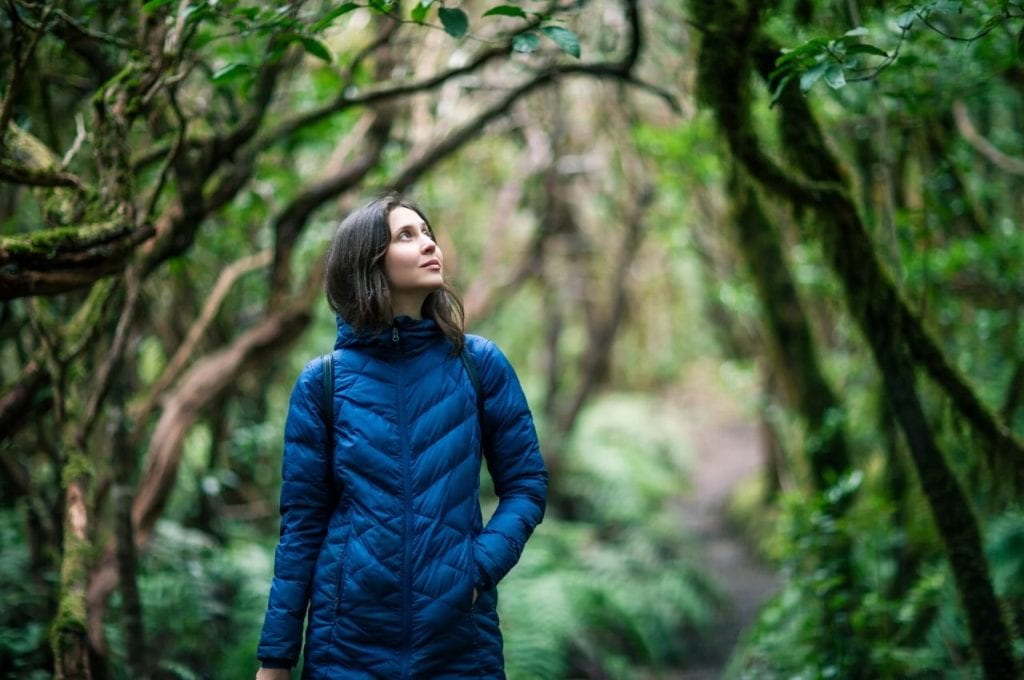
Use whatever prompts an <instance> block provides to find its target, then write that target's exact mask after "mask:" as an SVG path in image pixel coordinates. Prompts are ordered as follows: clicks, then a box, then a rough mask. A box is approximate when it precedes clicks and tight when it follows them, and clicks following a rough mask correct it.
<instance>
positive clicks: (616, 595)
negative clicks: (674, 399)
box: [499, 395, 716, 680]
mask: <svg viewBox="0 0 1024 680" xmlns="http://www.w3.org/2000/svg"><path fill="white" fill-rule="evenodd" d="M657 412H658V409H657V407H656V402H654V401H653V400H652V399H651V398H649V397H642V396H639V395H610V396H608V397H606V398H604V399H602V400H600V401H599V402H597V403H595V404H594V406H593V407H592V408H591V409H590V410H588V412H587V413H586V414H585V415H584V416H583V423H582V424H581V427H580V429H579V431H578V432H579V434H578V435H577V436H576V438H575V439H574V441H573V442H572V444H571V449H570V451H571V453H570V457H569V461H568V468H567V469H566V471H565V473H564V475H565V477H564V486H563V487H562V489H563V490H565V491H567V492H568V493H569V494H570V495H571V496H572V499H573V503H575V504H576V505H577V507H579V508H580V510H581V514H582V516H583V517H586V519H585V520H583V521H573V522H569V521H564V520H558V519H557V518H552V517H549V518H548V519H546V520H545V521H544V523H543V524H541V526H540V527H539V528H538V530H537V532H536V533H535V534H534V536H533V537H532V538H531V540H530V543H529V545H528V546H527V548H526V550H525V551H524V553H523V558H522V560H521V561H520V563H519V565H518V566H517V567H516V568H515V569H514V570H513V571H512V572H511V573H510V574H509V576H508V577H507V578H506V579H505V581H503V582H502V585H501V590H500V592H501V600H500V603H499V611H500V614H501V617H502V628H503V630H504V633H505V655H506V661H507V666H508V673H509V677H510V678H511V679H513V680H515V679H519V678H522V679H524V680H525V679H532V678H560V677H578V676H580V675H590V674H592V673H595V672H602V673H606V674H607V677H611V678H631V677H635V674H636V672H637V669H638V666H641V667H642V666H648V667H653V668H658V667H664V666H665V665H668V664H672V663H677V664H678V663H679V662H681V661H682V660H684V659H685V658H686V657H687V655H688V654H690V653H692V650H693V649H694V648H696V645H698V644H699V636H698V631H699V630H700V629H701V628H702V627H703V626H704V625H705V624H706V623H707V622H708V621H709V619H710V616H711V614H712V611H713V609H714V605H715V602H716V594H715V592H716V591H715V586H714V585H713V584H712V583H711V582H710V581H709V579H708V577H707V576H706V575H704V574H702V573H701V572H700V570H699V566H698V563H697V562H696V561H694V560H693V559H692V557H691V555H692V551H691V548H690V545H689V543H688V541H687V539H686V538H685V537H684V536H682V535H681V534H680V530H679V518H678V511H677V510H676V509H675V507H674V505H673V504H672V500H673V499H674V498H675V497H677V495H678V494H679V493H681V491H682V489H683V480H684V479H685V464H686V460H687V457H686V451H685V450H682V449H680V446H679V441H680V438H679V437H678V436H677V434H678V433H675V432H673V431H672V430H671V429H669V428H668V427H667V426H666V425H665V424H664V423H665V422H666V421H664V420H661V419H659V418H658V417H657V415H656V414H657ZM588 669H589V670H588ZM594 669H601V670H600V671H595V670H594Z"/></svg>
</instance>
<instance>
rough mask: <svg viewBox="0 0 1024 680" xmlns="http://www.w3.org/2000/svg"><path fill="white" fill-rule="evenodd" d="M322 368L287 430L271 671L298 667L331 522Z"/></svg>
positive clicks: (306, 379) (268, 623) (309, 371)
mask: <svg viewBox="0 0 1024 680" xmlns="http://www.w3.org/2000/svg"><path fill="white" fill-rule="evenodd" d="M321 371H322V368H321V366H320V362H319V360H313V361H312V362H310V364H309V365H308V366H306V369H305V370H304V371H303V372H302V374H301V375H300V376H299V379H298V381H297V382H296V384H295V388H294V389H293V390H292V395H291V401H290V403H289V406H288V417H287V420H286V421H285V427H284V462H283V468H282V475H281V476H282V483H281V536H280V539H279V541H278V544H277V550H276V552H275V554H274V578H273V580H272V581H271V584H270V599H269V602H268V604H267V613H266V617H265V618H264V621H263V632H262V634H261V635H260V642H259V646H258V647H257V650H256V656H257V658H259V659H260V661H263V662H266V663H265V665H266V666H267V667H290V666H294V665H295V664H296V662H297V661H298V659H299V651H300V650H301V648H302V624H303V619H304V618H305V616H306V608H307V606H308V604H309V597H310V587H311V583H312V580H313V572H314V570H315V568H316V561H317V557H318V556H319V554H320V546H321V543H322V542H323V539H324V536H325V534H326V533H327V524H328V521H329V519H330V511H331V509H330V488H331V486H330V483H329V479H328V475H329V474H331V470H330V466H329V464H328V460H327V446H326V442H327V433H326V428H325V426H324V416H323V412H322V407H321V405H320V401H321V398H320V394H321V389H322V388H321V387H320V385H321V382H320V381H321V376H322V373H321Z"/></svg>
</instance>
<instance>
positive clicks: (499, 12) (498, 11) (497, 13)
mask: <svg viewBox="0 0 1024 680" xmlns="http://www.w3.org/2000/svg"><path fill="white" fill-rule="evenodd" d="M484 16H485V17H522V18H524V19H525V18H526V12H524V11H523V10H522V8H521V7H516V6H515V5H498V6H497V7H492V8H491V9H489V10H487V11H486V12H484Z"/></svg>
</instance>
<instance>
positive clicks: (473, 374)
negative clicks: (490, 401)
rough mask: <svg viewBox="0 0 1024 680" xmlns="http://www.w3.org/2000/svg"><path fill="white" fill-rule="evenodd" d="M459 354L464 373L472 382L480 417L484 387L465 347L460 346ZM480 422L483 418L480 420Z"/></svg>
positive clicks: (482, 410) (481, 414) (482, 411)
mask: <svg viewBox="0 0 1024 680" xmlns="http://www.w3.org/2000/svg"><path fill="white" fill-rule="evenodd" d="M459 356H460V357H461V358H462V364H463V365H464V366H465V367H466V373H469V380H470V382H472V383H473V391H475V392H476V410H477V414H478V415H480V416H481V417H482V416H483V413H484V388H483V385H481V384H480V373H479V372H478V371H477V370H476V362H475V361H473V357H472V356H471V355H470V353H469V350H468V349H466V348H465V347H463V348H462V353H461V354H460V355H459ZM482 423H483V420H481V424H482Z"/></svg>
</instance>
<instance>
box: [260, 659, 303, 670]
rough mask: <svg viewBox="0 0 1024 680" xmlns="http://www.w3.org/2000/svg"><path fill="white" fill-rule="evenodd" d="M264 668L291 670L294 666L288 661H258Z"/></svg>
mask: <svg viewBox="0 0 1024 680" xmlns="http://www.w3.org/2000/svg"><path fill="white" fill-rule="evenodd" d="M260 665H261V666H263V667H264V668H291V667H292V666H294V665H295V664H294V663H293V662H291V661H289V660H288V659H260Z"/></svg>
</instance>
